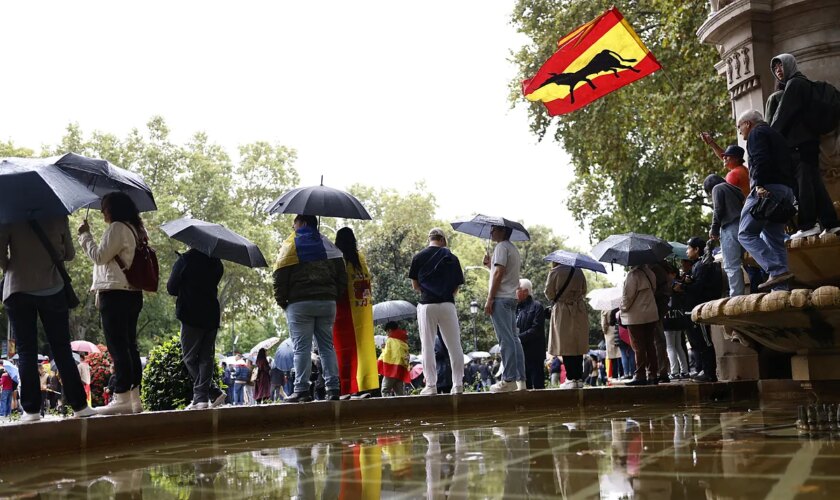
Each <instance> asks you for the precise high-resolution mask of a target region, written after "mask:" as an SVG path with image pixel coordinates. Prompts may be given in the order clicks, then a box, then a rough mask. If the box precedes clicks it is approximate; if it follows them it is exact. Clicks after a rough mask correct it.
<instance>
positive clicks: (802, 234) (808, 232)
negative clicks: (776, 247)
mask: <svg viewBox="0 0 840 500" xmlns="http://www.w3.org/2000/svg"><path fill="white" fill-rule="evenodd" d="M818 234H820V225H819V224H815V225H814V227H812V228H811V229H800V230H799V231H797V232H795V233H793V236H791V237H790V239H792V240H798V239H799V238H807V237H809V236H816V235H818Z"/></svg>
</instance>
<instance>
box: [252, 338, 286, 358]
mask: <svg viewBox="0 0 840 500" xmlns="http://www.w3.org/2000/svg"><path fill="white" fill-rule="evenodd" d="M281 340H282V339H281V338H280V337H269V338H267V339H265V340H263V341H262V342H259V343H257V345H255V346H254V347H252V348H251V350H250V351H248V354H252V355H254V356H256V355H257V354H258V353H259V352H260V349H265V350H266V351H268V350H269V349H271V348H272V347H274V346H276V345H277V344H279V343H280V341H281Z"/></svg>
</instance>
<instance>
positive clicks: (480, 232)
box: [451, 214, 531, 241]
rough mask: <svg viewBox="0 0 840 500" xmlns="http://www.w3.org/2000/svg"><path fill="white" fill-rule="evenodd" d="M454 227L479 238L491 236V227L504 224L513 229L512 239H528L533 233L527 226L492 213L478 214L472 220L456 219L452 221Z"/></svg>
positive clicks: (460, 231)
mask: <svg viewBox="0 0 840 500" xmlns="http://www.w3.org/2000/svg"><path fill="white" fill-rule="evenodd" d="M451 225H452V229H454V230H456V231H458V232H459V233H466V234H469V235H472V236H478V237H479V238H485V239H489V238H490V228H491V227H493V226H504V227H509V228H511V229H513V232H512V233H511V235H510V240H511V241H528V240H530V239H531V235H530V234H528V230H527V229H525V227H524V226H523V225H522V224H520V223H518V222H516V221H512V220H508V219H505V218H504V217H493V216H492V215H481V214H478V215H476V216H475V217H473V218H472V219H470V220H462V221H455V222H453V223H451Z"/></svg>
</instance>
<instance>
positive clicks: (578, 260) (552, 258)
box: [543, 250, 607, 274]
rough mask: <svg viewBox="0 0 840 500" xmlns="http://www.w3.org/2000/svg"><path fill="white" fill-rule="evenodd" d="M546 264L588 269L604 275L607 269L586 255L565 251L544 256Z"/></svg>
mask: <svg viewBox="0 0 840 500" xmlns="http://www.w3.org/2000/svg"><path fill="white" fill-rule="evenodd" d="M543 260H545V261H548V262H556V263H558V264H562V265H564V266H570V267H579V268H581V269H589V270H590V271H595V272H597V273H604V274H606V272H607V268H606V267H604V265H603V264H601V263H600V262H598V261H597V260H595V259H593V258H592V257H590V256H588V255H584V254H582V253H575V252H567V251H566V250H555V251H553V252H551V253H550V254H548V255H547V256H545V258H544V259H543Z"/></svg>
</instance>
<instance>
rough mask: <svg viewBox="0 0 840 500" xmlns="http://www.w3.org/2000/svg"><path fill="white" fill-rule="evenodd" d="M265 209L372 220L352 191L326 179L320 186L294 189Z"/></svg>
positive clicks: (269, 211) (272, 212) (271, 211)
mask: <svg viewBox="0 0 840 500" xmlns="http://www.w3.org/2000/svg"><path fill="white" fill-rule="evenodd" d="M265 211H266V212H268V213H270V214H300V215H323V216H325V217H343V218H345V219H364V220H370V218H371V217H370V214H369V213H368V211H367V210H366V209H365V207H363V206H362V204H361V202H360V201H359V200H357V199H356V197H355V196H353V195H352V194H350V193H347V192H344V191H342V190H340V189H335V188H331V187H327V186H325V185H324V179H323V178H322V179H321V185H320V186H309V187H300V188H297V189H292V190H291V191H289V192H288V193H285V194H284V195H283V196H281V197H279V198H277V199H276V200H274V201H273V202H272V203H271V204H270V205H269V206H267V207H266V208H265Z"/></svg>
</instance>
